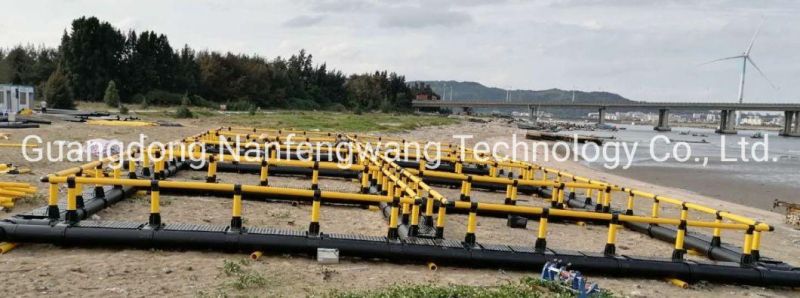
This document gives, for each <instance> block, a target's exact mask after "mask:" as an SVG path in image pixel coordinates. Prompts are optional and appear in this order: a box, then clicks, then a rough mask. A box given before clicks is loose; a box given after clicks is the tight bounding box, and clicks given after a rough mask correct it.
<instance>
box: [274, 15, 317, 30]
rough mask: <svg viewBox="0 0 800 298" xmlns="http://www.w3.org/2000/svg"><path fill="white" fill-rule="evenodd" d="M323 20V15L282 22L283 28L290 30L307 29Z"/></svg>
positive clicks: (304, 16)
mask: <svg viewBox="0 0 800 298" xmlns="http://www.w3.org/2000/svg"><path fill="white" fill-rule="evenodd" d="M323 19H325V16H324V15H300V16H296V17H293V18H291V19H288V20H286V21H285V22H283V26H284V27H291V28H302V27H309V26H313V25H316V24H319V22H322V20H323Z"/></svg>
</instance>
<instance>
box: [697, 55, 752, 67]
mask: <svg viewBox="0 0 800 298" xmlns="http://www.w3.org/2000/svg"><path fill="white" fill-rule="evenodd" d="M742 57H744V56H742V55H736V56H731V57H725V58H719V59H716V60H711V61H708V62H705V63H700V64H698V65H697V66H703V65H706V64H711V63H714V62H719V61H724V60H731V59H736V58H742Z"/></svg>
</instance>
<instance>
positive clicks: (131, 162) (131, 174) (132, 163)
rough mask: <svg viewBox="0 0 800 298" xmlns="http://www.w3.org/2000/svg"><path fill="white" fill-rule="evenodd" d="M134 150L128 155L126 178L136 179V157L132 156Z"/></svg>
mask: <svg viewBox="0 0 800 298" xmlns="http://www.w3.org/2000/svg"><path fill="white" fill-rule="evenodd" d="M133 156H134V152H131V153H130V155H129V156H128V178H129V179H136V158H134V157H133Z"/></svg>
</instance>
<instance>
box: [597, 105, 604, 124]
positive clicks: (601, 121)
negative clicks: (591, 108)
mask: <svg viewBox="0 0 800 298" xmlns="http://www.w3.org/2000/svg"><path fill="white" fill-rule="evenodd" d="M605 124H606V108H605V107H601V108H600V109H598V110H597V125H605Z"/></svg>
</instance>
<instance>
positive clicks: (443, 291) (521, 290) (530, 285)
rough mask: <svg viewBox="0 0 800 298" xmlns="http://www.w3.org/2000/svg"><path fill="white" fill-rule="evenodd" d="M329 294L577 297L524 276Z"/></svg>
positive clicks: (352, 296) (338, 297) (388, 297)
mask: <svg viewBox="0 0 800 298" xmlns="http://www.w3.org/2000/svg"><path fill="white" fill-rule="evenodd" d="M327 296H329V297H335V298H356V297H359V298H360V297H375V298H378V297H380V298H394V297H397V298H406V297H426V298H427V297H440V298H451V297H459V298H469V297H509V298H512V297H514V298H516V297H577V295H575V293H573V292H571V291H569V290H567V289H565V288H564V287H562V286H560V285H558V284H556V283H553V282H548V281H543V280H541V279H538V278H533V277H525V278H522V279H521V280H520V281H518V282H509V283H506V284H503V285H498V286H489V287H479V286H465V285H448V286H441V285H433V284H426V285H402V286H398V285H396V286H392V287H389V288H386V289H380V290H371V291H355V292H338V291H336V292H332V293H329V294H328V295H327ZM593 297H612V295H611V293H609V292H601V293H599V295H595V296H593Z"/></svg>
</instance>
